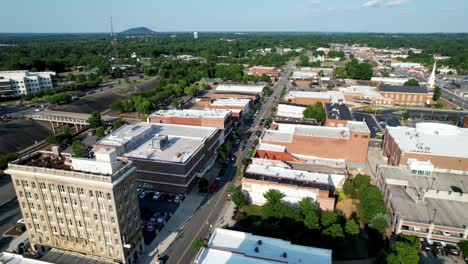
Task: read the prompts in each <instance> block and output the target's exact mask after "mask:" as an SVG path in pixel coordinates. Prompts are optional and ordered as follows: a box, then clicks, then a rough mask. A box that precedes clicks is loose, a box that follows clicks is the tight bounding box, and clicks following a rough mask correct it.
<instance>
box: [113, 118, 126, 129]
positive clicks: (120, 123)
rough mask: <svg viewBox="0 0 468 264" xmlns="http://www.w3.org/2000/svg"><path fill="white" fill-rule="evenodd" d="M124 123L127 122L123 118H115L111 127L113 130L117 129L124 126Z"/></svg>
mask: <svg viewBox="0 0 468 264" xmlns="http://www.w3.org/2000/svg"><path fill="white" fill-rule="evenodd" d="M126 124H127V122H126V121H125V120H122V119H118V120H115V121H114V123H112V129H114V130H115V129H118V128H120V127H121V126H124V125H126Z"/></svg>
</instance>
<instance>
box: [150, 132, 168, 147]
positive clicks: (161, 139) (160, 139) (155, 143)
mask: <svg viewBox="0 0 468 264" xmlns="http://www.w3.org/2000/svg"><path fill="white" fill-rule="evenodd" d="M167 146H169V138H168V137H167V135H159V134H157V135H155V136H154V137H153V139H152V140H151V147H152V148H153V149H157V150H164V149H165V148H167Z"/></svg>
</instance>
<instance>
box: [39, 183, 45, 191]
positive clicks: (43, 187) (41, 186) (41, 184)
mask: <svg viewBox="0 0 468 264" xmlns="http://www.w3.org/2000/svg"><path fill="white" fill-rule="evenodd" d="M39 187H40V188H41V189H43V190H45V188H46V185H45V183H43V182H40V183H39Z"/></svg>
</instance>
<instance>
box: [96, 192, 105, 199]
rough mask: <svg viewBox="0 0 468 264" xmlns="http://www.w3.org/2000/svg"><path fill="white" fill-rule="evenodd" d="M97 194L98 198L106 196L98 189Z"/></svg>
mask: <svg viewBox="0 0 468 264" xmlns="http://www.w3.org/2000/svg"><path fill="white" fill-rule="evenodd" d="M96 196H97V197H98V198H104V194H103V193H102V192H101V191H96Z"/></svg>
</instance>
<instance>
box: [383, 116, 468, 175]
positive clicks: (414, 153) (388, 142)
mask: <svg viewBox="0 0 468 264" xmlns="http://www.w3.org/2000/svg"><path fill="white" fill-rule="evenodd" d="M462 146H468V129H466V128H459V127H456V126H453V125H447V124H440V123H419V124H416V127H415V128H411V127H402V126H400V127H387V129H386V132H385V137H384V142H383V148H384V150H383V154H384V156H385V157H387V159H388V164H390V165H395V166H398V165H407V164H408V160H409V159H415V160H419V161H430V162H431V163H432V164H433V165H434V167H435V168H438V169H446V170H459V171H468V148H466V147H462Z"/></svg>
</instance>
